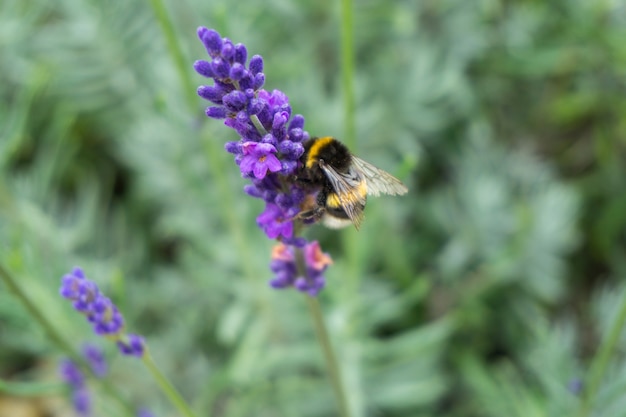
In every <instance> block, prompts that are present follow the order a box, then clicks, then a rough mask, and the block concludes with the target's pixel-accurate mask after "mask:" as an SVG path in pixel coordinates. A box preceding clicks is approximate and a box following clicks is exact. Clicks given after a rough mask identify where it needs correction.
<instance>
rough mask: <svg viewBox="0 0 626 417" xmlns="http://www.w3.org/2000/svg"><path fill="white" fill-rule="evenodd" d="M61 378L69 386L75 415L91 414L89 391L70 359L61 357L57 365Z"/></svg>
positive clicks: (80, 372)
mask: <svg viewBox="0 0 626 417" xmlns="http://www.w3.org/2000/svg"><path fill="white" fill-rule="evenodd" d="M59 374H60V376H61V379H62V380H63V381H64V382H65V383H67V384H68V385H69V386H70V388H71V396H72V405H73V406H74V410H76V413H77V415H79V416H81V417H89V416H90V415H91V393H90V392H89V389H88V388H87V385H86V383H85V376H84V375H83V372H82V371H81V370H80V368H79V367H78V366H77V365H76V364H75V363H74V362H73V361H71V360H70V359H63V360H62V361H61V363H60V365H59Z"/></svg>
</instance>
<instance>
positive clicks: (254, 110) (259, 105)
mask: <svg viewBox="0 0 626 417" xmlns="http://www.w3.org/2000/svg"><path fill="white" fill-rule="evenodd" d="M263 105H264V103H263V101H261V100H258V99H256V98H253V99H252V100H250V104H248V114H249V115H250V116H252V115H257V114H259V113H261V111H262V110H263Z"/></svg>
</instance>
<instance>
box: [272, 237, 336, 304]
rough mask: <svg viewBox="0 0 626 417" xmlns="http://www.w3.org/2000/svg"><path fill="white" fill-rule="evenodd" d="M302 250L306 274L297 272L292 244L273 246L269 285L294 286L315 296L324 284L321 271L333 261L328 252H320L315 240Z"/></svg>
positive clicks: (275, 286) (276, 286)
mask: <svg viewBox="0 0 626 417" xmlns="http://www.w3.org/2000/svg"><path fill="white" fill-rule="evenodd" d="M303 250H304V263H305V267H306V276H302V275H300V274H299V272H298V267H297V264H296V255H295V251H296V249H295V248H294V247H293V246H290V245H285V244H283V243H279V244H278V245H276V246H274V248H273V249H272V263H271V264H270V269H271V270H272V271H273V272H274V274H275V275H274V279H273V280H271V281H270V285H271V286H272V287H274V288H277V289H280V288H287V287H294V288H296V289H297V290H299V291H301V292H305V293H307V294H309V295H310V296H312V297H315V296H316V295H317V294H318V293H319V292H320V291H321V290H322V289H323V288H324V286H325V285H326V280H325V278H324V275H323V273H324V271H325V270H326V268H327V267H328V265H331V264H332V263H333V261H332V259H331V258H330V256H329V255H328V254H326V253H323V252H322V250H321V248H320V245H319V243H318V242H317V241H313V242H311V243H308V244H306V245H305V246H304V249H303Z"/></svg>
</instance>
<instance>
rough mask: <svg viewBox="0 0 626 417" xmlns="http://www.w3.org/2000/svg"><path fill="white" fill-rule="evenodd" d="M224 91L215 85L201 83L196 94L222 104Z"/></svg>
mask: <svg viewBox="0 0 626 417" xmlns="http://www.w3.org/2000/svg"><path fill="white" fill-rule="evenodd" d="M224 94H225V91H224V90H222V89H221V88H219V87H217V86H207V85H201V86H200V87H198V95H199V96H200V97H202V98H204V99H206V100H209V101H210V102H212V103H215V104H222V98H223V97H224Z"/></svg>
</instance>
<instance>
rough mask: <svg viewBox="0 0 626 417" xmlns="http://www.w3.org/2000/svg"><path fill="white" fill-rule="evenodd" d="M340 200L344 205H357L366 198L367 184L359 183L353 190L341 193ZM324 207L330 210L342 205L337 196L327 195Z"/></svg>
mask: <svg viewBox="0 0 626 417" xmlns="http://www.w3.org/2000/svg"><path fill="white" fill-rule="evenodd" d="M341 198H342V199H343V200H344V202H345V203H346V204H350V205H355V204H359V203H360V202H362V201H364V200H365V199H366V198H367V183H366V182H365V181H361V182H360V183H359V184H358V185H355V186H354V188H353V189H351V190H350V191H347V192H345V193H343V194H342V195H341ZM326 206H328V207H330V208H339V207H343V204H341V200H339V194H337V193H331V194H328V196H327V197H326Z"/></svg>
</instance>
